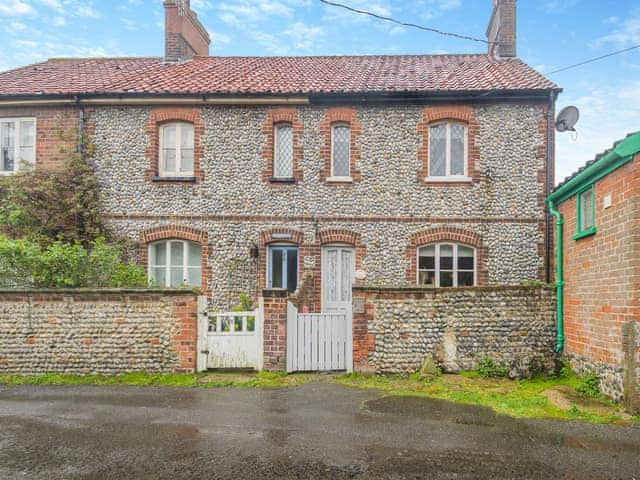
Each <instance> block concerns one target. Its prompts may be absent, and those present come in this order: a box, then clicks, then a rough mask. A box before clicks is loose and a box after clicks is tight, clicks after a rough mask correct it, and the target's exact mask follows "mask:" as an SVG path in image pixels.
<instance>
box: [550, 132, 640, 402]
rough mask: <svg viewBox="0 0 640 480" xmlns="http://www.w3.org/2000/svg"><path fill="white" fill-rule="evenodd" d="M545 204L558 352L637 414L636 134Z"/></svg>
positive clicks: (639, 260)
mask: <svg viewBox="0 0 640 480" xmlns="http://www.w3.org/2000/svg"><path fill="white" fill-rule="evenodd" d="M547 202H548V204H549V205H550V207H551V211H552V213H554V215H555V216H556V219H557V233H558V232H559V233H560V237H559V238H558V239H557V242H556V243H557V245H556V249H557V251H556V253H557V261H558V267H560V268H558V270H557V273H558V275H557V277H558V278H557V280H558V289H559V292H558V293H559V300H562V301H559V302H558V304H559V311H558V316H559V318H560V329H559V332H558V349H562V348H563V347H564V353H565V355H566V356H567V358H568V359H569V361H570V362H571V365H572V367H573V368H574V369H575V370H577V371H578V372H580V373H586V372H596V373H597V374H598V376H599V379H600V388H601V390H602V391H603V392H604V393H606V394H607V395H608V396H610V397H612V398H614V399H616V400H623V399H624V401H625V403H626V404H627V406H628V407H630V408H631V409H635V410H637V409H638V405H639V403H640V400H639V398H638V380H639V378H640V375H639V373H640V372H639V370H638V359H639V356H640V346H639V345H640V344H639V341H638V337H639V335H638V334H639V333H640V328H639V324H638V317H639V314H640V301H639V299H640V133H635V134H631V135H629V136H628V137H627V138H626V139H624V140H621V141H619V142H617V143H616V144H615V145H614V146H613V147H612V148H611V149H610V150H609V151H607V152H605V153H603V154H601V155H599V156H598V157H596V158H595V159H594V160H592V161H591V162H589V163H587V164H586V165H585V166H584V167H583V168H582V169H580V170H579V171H578V172H576V173H575V174H574V175H572V176H571V177H569V178H567V179H566V180H565V181H564V182H562V183H561V184H560V185H559V186H558V187H557V188H556V189H555V190H554V192H553V193H552V194H551V195H550V196H549V198H548V199H547ZM558 227H559V228H558ZM563 303H564V306H563ZM562 321H563V322H564V331H563V330H562V328H561V327H562Z"/></svg>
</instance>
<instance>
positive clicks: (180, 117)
mask: <svg viewBox="0 0 640 480" xmlns="http://www.w3.org/2000/svg"><path fill="white" fill-rule="evenodd" d="M171 122H185V123H190V124H192V125H193V175H194V177H195V179H196V181H197V182H201V181H203V180H204V170H203V169H202V165H201V164H202V159H203V157H204V147H203V145H202V137H203V136H204V130H205V128H204V122H203V121H202V119H201V116H200V110H197V109H189V108H157V109H153V110H152V111H151V113H150V114H149V122H148V123H147V127H146V133H147V135H148V137H149V144H148V145H147V150H146V152H145V156H146V158H147V160H148V161H149V168H148V170H147V172H146V175H145V177H146V179H147V181H150V182H151V181H153V184H154V185H170V184H175V183H182V182H180V181H178V182H176V181H171V182H167V181H162V179H161V178H160V179H159V178H157V177H158V174H159V170H160V128H161V127H162V126H163V125H165V124H167V123H171Z"/></svg>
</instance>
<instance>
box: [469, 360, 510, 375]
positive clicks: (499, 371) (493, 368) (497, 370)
mask: <svg viewBox="0 0 640 480" xmlns="http://www.w3.org/2000/svg"><path fill="white" fill-rule="evenodd" d="M476 372H478V375H480V376H481V377H483V378H492V377H506V376H507V374H508V373H509V369H508V368H507V367H501V366H500V365H498V364H497V363H496V362H494V361H493V359H491V358H489V357H484V358H483V359H482V360H480V363H478V366H477V367H476Z"/></svg>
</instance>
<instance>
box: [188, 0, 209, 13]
mask: <svg viewBox="0 0 640 480" xmlns="http://www.w3.org/2000/svg"><path fill="white" fill-rule="evenodd" d="M212 8H213V4H212V3H211V2H210V1H209V0H191V10H194V11H195V12H196V13H198V12H202V11H204V10H211V9H212Z"/></svg>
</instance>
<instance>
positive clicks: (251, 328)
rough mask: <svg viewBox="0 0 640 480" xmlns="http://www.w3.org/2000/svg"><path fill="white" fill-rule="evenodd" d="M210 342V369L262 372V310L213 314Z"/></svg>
mask: <svg viewBox="0 0 640 480" xmlns="http://www.w3.org/2000/svg"><path fill="white" fill-rule="evenodd" d="M207 340H208V342H207V350H206V355H207V368H253V369H255V370H261V369H262V315H261V312H260V309H257V310H255V311H253V312H225V313H215V314H213V315H211V316H210V317H209V325H208V332H207Z"/></svg>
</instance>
